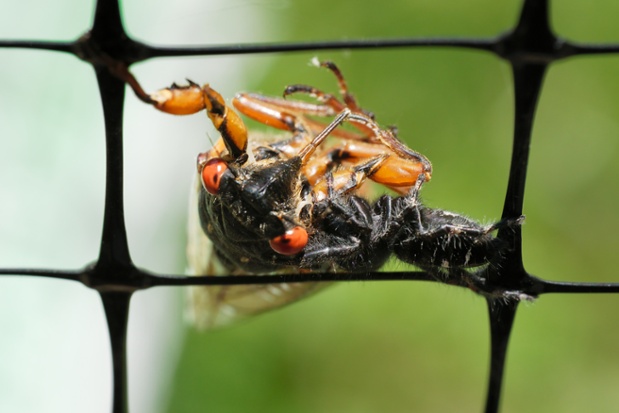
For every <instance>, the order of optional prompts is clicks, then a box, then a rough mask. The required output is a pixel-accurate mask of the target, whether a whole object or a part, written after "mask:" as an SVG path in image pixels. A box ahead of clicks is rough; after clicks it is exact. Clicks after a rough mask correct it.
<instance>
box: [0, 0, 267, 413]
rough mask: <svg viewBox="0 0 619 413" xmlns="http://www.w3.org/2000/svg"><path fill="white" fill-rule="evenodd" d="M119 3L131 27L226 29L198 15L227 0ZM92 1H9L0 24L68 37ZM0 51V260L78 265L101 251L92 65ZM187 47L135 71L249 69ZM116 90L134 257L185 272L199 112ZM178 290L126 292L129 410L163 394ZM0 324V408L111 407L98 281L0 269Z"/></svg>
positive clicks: (245, 21)
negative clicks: (0, 272) (89, 283)
mask: <svg viewBox="0 0 619 413" xmlns="http://www.w3.org/2000/svg"><path fill="white" fill-rule="evenodd" d="M123 6H124V10H123V11H124V17H125V22H126V24H127V26H128V30H129V32H130V33H131V34H132V35H135V36H136V37H137V38H138V39H140V40H145V41H149V42H152V43H164V42H165V40H166V39H167V41H168V42H171V43H178V44H190V43H204V42H205V39H206V38H208V39H210V40H212V41H215V42H223V41H226V34H225V33H226V28H227V27H228V23H227V20H226V19H218V20H216V21H215V22H212V23H210V24H209V25H208V26H202V25H201V21H202V20H203V19H204V18H205V16H208V14H209V10H211V9H212V8H213V7H214V8H215V9H218V8H229V7H230V6H231V3H225V2H221V3H220V4H217V3H212V4H207V3H206V2H201V1H184V2H183V1H179V2H174V3H173V4H172V3H170V2H165V1H160V2H153V1H149V2H144V1H133V2H131V1H127V2H124V4H123ZM92 13H93V3H92V2H81V1H64V2H55V3H54V4H51V3H46V2H40V1H39V2H34V1H27V2H18V3H14V4H11V5H8V4H7V5H5V7H4V8H3V11H2V14H0V38H3V39H35V40H72V39H75V38H77V37H78V36H80V35H81V34H83V32H84V30H86V29H87V28H88V27H89V25H90V21H91V19H92ZM230 13H233V14H234V15H235V19H236V21H237V22H238V23H239V24H240V27H239V29H238V30H237V33H239V35H241V34H243V33H247V32H248V31H249V30H250V29H251V33H252V36H253V35H256V34H258V33H267V32H268V31H269V29H268V26H262V25H261V24H260V19H261V17H260V10H259V9H256V8H253V9H252V10H251V13H250V15H248V14H247V13H246V12H243V9H242V8H241V9H239V8H234V7H232V11H231V12H230ZM250 17H251V18H250ZM197 28H202V29H203V31H202V32H200V31H199V30H196V29H197ZM0 56H1V58H0V59H2V62H3V65H1V66H0V90H2V93H1V95H0V96H1V97H0V189H1V191H0V193H1V196H2V198H1V200H0V216H2V217H3V219H2V220H0V266H1V267H4V268H6V267H28V268H31V267H36V268H63V269H77V268H82V267H83V266H85V265H87V264H89V263H90V262H92V261H94V260H95V259H96V257H97V255H98V250H99V242H100V237H101V224H102V219H103V204H104V185H105V182H104V180H105V147H104V129H103V120H102V112H101V104H100V98H99V96H98V93H97V85H96V79H95V76H94V72H93V71H92V70H91V69H90V68H89V66H88V65H86V64H83V63H82V62H80V61H79V60H77V59H76V58H75V57H73V56H70V55H62V54H56V53H49V52H40V51H24V50H0ZM188 60H191V59H185V60H183V59H179V60H178V61H173V60H161V61H158V62H157V63H152V64H151V63H146V64H142V65H138V66H137V67H136V68H135V72H136V73H137V74H138V75H139V76H140V80H141V81H143V82H144V86H145V87H147V88H149V89H150V90H153V89H157V88H161V87H165V86H168V85H169V84H170V83H171V82H173V81H177V82H183V81H184V79H185V77H190V78H193V79H196V80H197V81H203V80H205V79H207V78H211V77H213V75H212V74H213V73H220V76H221V77H225V79H226V82H230V87H231V86H232V85H234V84H237V83H238V80H235V79H238V77H239V76H241V75H242V73H243V72H247V71H248V68H247V67H241V66H235V65H233V64H232V63H231V61H230V59H216V60H214V61H213V62H212V63H211V67H209V66H208V65H204V64H201V63H198V62H196V65H195V66H196V68H195V70H193V71H192V70H186V64H185V65H183V63H186V62H187V61H188ZM205 71H206V72H205ZM259 72H260V71H256V72H255V73H254V75H255V74H257V73H259ZM205 73H206V74H205ZM221 86H222V88H224V89H225V87H226V86H225V84H224V82H221ZM127 96H128V97H127V109H126V112H125V206H126V221H127V230H128V236H129V240H130V247H131V253H132V257H133V259H134V260H135V262H136V263H137V264H138V265H140V266H143V267H145V268H148V269H151V270H154V271H160V272H163V273H168V274H172V273H176V274H178V273H183V272H184V266H185V259H184V244H185V215H186V210H187V198H188V189H189V183H190V182H191V178H192V174H193V173H194V161H195V157H196V154H197V153H198V151H200V150H204V148H205V146H208V145H209V140H208V137H207V135H206V131H207V129H208V122H207V121H206V118H205V117H201V116H196V117H194V118H187V119H186V120H187V121H186V122H182V121H181V122H179V120H178V119H175V118H173V117H171V116H170V117H168V116H165V115H161V114H160V113H155V111H154V110H153V109H152V108H149V107H146V106H145V105H143V104H142V103H140V102H138V101H137V99H136V98H135V97H134V96H133V94H132V93H131V92H128V95H127ZM211 135H212V136H214V135H213V133H212V132H211ZM183 296H184V294H183V290H182V289H171V288H170V289H155V290H151V291H145V292H140V293H138V294H136V295H135V296H134V298H133V300H132V306H131V315H130V320H129V342H128V357H129V361H128V363H129V387H130V390H129V401H130V407H131V411H132V412H134V413H139V412H149V413H150V412H156V411H161V410H162V409H164V408H165V406H166V404H167V394H168V391H167V390H166V389H168V388H169V387H170V381H171V380H172V378H173V370H172V369H173V366H174V364H175V360H176V358H177V355H178V352H179V350H180V345H181V343H182V337H183V326H184V322H183V314H182V312H183V306H182V298H183ZM0 327H1V329H2V331H3V338H2V340H0V355H1V357H0V359H1V360H2V361H1V362H0V366H1V368H0V411H2V412H18V411H19V412H37V413H38V412H94V413H97V412H109V411H110V408H111V392H112V388H111V358H110V353H109V351H110V350H109V339H108V336H107V327H106V322H105V318H104V314H103V311H102V307H101V304H100V299H99V297H98V295H97V294H96V293H95V292H93V291H91V290H88V289H87V288H85V287H83V286H81V285H79V284H76V283H70V282H67V281H56V280H46V279H41V278H26V277H19V278H18V277H10V278H7V277H2V279H0Z"/></svg>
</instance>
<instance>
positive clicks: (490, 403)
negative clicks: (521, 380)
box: [485, 298, 518, 413]
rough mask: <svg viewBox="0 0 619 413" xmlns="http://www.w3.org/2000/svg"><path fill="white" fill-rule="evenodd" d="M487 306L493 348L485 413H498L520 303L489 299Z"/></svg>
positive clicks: (491, 349) (491, 350)
mask: <svg viewBox="0 0 619 413" xmlns="http://www.w3.org/2000/svg"><path fill="white" fill-rule="evenodd" d="M487 304H488V311H489V315H490V345H491V347H490V377H489V379H488V392H487V398H486V409H485V413H497V412H498V411H499V403H500V401H501V389H502V386H503V372H504V370H505V359H506V355H507V345H508V344H509V337H510V334H511V331H512V326H513V324H514V318H515V316H516V309H517V308H518V302H517V301H513V302H509V303H506V302H505V301H500V300H496V299H492V298H488V299H487Z"/></svg>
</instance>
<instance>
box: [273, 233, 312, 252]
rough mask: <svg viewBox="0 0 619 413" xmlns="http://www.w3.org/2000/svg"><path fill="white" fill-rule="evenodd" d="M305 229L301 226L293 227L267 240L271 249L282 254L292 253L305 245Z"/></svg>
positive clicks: (299, 250)
mask: <svg viewBox="0 0 619 413" xmlns="http://www.w3.org/2000/svg"><path fill="white" fill-rule="evenodd" d="M307 239H308V237H307V231H306V230H305V228H303V227H294V228H292V229H289V230H288V231H286V232H284V233H283V234H282V235H278V236H277V237H275V238H273V239H272V240H271V241H269V244H271V248H273V251H275V252H277V253H279V254H282V255H294V254H296V253H298V252H301V250H302V249H303V248H305V246H306V245H307Z"/></svg>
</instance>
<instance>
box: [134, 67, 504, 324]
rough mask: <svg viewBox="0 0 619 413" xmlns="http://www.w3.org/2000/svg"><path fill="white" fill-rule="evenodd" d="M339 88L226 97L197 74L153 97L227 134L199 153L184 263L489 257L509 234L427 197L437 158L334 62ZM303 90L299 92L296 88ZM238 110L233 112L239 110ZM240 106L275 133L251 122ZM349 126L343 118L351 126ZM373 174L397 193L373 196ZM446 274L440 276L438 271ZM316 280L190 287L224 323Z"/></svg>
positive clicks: (244, 267) (301, 292) (294, 268)
mask: <svg viewBox="0 0 619 413" xmlns="http://www.w3.org/2000/svg"><path fill="white" fill-rule="evenodd" d="M314 63H315V64H316V65H317V66H319V67H322V68H326V69H328V70H329V71H330V72H331V73H332V74H333V75H334V77H335V80H336V82H337V85H338V89H339V91H338V93H337V94H331V93H326V92H324V91H322V90H321V89H318V88H315V87H312V86H308V85H304V84H296V85H291V86H287V87H286V88H285V90H284V93H283V97H269V96H264V95H260V94H255V93H240V94H237V95H236V96H235V97H234V98H233V99H232V105H228V104H226V102H225V100H224V99H223V97H222V96H221V95H220V94H219V93H218V92H217V91H215V89H213V88H212V87H211V86H210V85H208V84H206V85H204V86H200V85H198V84H196V83H193V82H190V83H189V84H188V85H185V86H177V85H173V86H171V87H169V88H166V89H162V90H160V91H158V92H156V93H154V94H151V95H146V94H144V93H143V92H141V88H139V87H137V88H136V87H135V86H134V89H135V90H136V92H137V93H138V95H139V96H140V97H141V98H142V99H143V100H144V101H146V102H148V103H150V104H152V105H153V106H155V107H156V108H157V109H159V110H162V111H164V112H167V113H171V114H176V115H184V114H193V113H197V112H201V111H205V112H206V114H207V116H208V117H209V118H210V120H211V122H212V123H213V125H214V126H215V127H216V128H217V130H218V131H219V133H220V137H219V139H218V140H217V141H216V143H215V144H214V145H213V147H212V148H210V149H209V150H207V151H206V152H203V153H200V154H199V155H198V157H197V164H196V171H197V174H196V180H195V185H194V190H193V194H192V202H191V210H190V214H189V215H190V220H189V242H188V262H189V266H190V270H191V273H193V274H196V275H240V274H263V275H265V276H268V275H269V274H276V273H299V272H306V273H311V272H330V271H346V272H372V271H376V270H378V269H379V268H380V267H382V266H383V265H384V264H385V262H386V261H387V259H389V258H390V257H391V256H395V257H397V259H400V260H402V261H404V262H407V263H411V264H415V265H417V266H418V267H420V268H422V269H424V270H426V271H429V272H432V273H435V274H437V276H445V275H444V274H448V273H449V271H450V269H453V268H455V269H463V268H469V267H478V266H483V265H486V264H488V263H489V262H491V261H492V260H493V259H495V258H496V257H497V256H499V255H500V252H501V250H502V249H503V248H504V245H503V242H502V241H501V240H499V239H498V238H496V237H494V236H492V232H493V231H494V230H495V229H496V228H498V227H499V226H500V225H503V224H501V223H500V224H494V225H486V226H485V225H481V224H479V223H477V222H475V221H472V220H470V219H468V218H466V217H464V216H462V215H459V214H455V213H451V212H447V211H443V210H440V209H433V208H429V207H426V206H424V205H423V204H422V203H421V202H420V199H419V191H420V189H421V187H422V185H423V184H424V183H426V182H428V181H429V180H430V178H431V175H432V165H431V163H430V161H429V160H428V159H427V158H426V157H425V156H424V155H422V154H420V153H419V152H417V151H414V150H412V149H410V148H409V147H407V146H406V145H405V144H404V143H403V142H402V141H401V140H400V139H399V138H398V137H397V134H396V130H395V128H393V127H387V128H385V127H382V126H381V125H380V124H379V123H378V122H377V121H376V118H375V116H374V115H373V114H372V113H371V112H369V111H367V110H365V109H363V108H361V107H360V106H359V104H358V103H357V100H356V99H355V97H354V96H353V94H352V93H350V91H349V89H348V85H347V83H346V80H345V78H344V76H343V75H342V72H341V71H340V70H339V68H338V67H337V66H336V65H335V64H334V63H333V62H328V61H324V62H320V61H317V60H315V61H314ZM299 94H303V95H306V99H303V100H301V99H293V98H292V97H294V96H293V95H296V96H298V95H299ZM235 109H236V110H235ZM237 111H238V112H239V113H240V114H242V115H245V116H247V117H248V118H251V119H254V120H256V121H258V122H261V123H263V124H265V125H268V126H269V127H270V128H271V129H272V130H273V133H252V132H250V131H248V130H247V128H246V126H245V124H244V122H243V120H242V119H241V117H240V116H239V114H238V113H237ZM345 126H346V127H345ZM370 181H371V182H374V183H376V184H378V185H382V186H384V187H386V188H387V189H389V190H390V192H391V193H392V195H382V196H380V197H378V198H377V199H371V197H369V196H368V195H367V191H365V189H364V187H365V184H366V183H367V182H370ZM441 274H442V275H441ZM319 288H321V284H320V283H293V284H269V285H239V286H209V287H194V288H193V292H192V296H193V308H194V309H195V311H194V314H195V319H196V321H197V323H198V324H199V325H201V326H204V327H213V326H219V325H223V324H226V323H229V322H231V321H233V320H236V319H239V318H243V317H247V316H251V315H254V314H257V313H260V312H263V311H266V310H269V309H273V308H277V307H280V306H282V305H285V304H288V303H290V302H292V301H295V300H297V299H299V298H301V297H304V296H306V295H308V294H310V293H312V292H314V291H316V290H317V289H319Z"/></svg>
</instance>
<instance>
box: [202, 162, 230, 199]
mask: <svg viewBox="0 0 619 413" xmlns="http://www.w3.org/2000/svg"><path fill="white" fill-rule="evenodd" d="M226 170H228V165H227V164H226V162H225V161H224V160H223V159H221V158H213V159H211V160H209V161H208V162H206V163H205V164H204V168H202V185H203V186H204V189H206V190H207V191H208V193H209V194H213V195H217V193H218V192H219V184H220V183H221V176H222V175H223V174H224V172H226Z"/></svg>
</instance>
